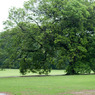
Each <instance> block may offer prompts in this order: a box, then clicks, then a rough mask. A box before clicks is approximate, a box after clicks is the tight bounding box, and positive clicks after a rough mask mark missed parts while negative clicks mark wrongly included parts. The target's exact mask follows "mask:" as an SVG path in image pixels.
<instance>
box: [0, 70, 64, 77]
mask: <svg viewBox="0 0 95 95" xmlns="http://www.w3.org/2000/svg"><path fill="white" fill-rule="evenodd" d="M58 74H65V71H64V70H52V71H51V73H49V75H58ZM26 75H38V74H36V73H28V74H26ZM5 76H22V74H20V72H19V70H18V69H5V70H3V71H2V70H1V71H0V77H5Z"/></svg>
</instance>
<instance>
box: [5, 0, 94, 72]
mask: <svg viewBox="0 0 95 95" xmlns="http://www.w3.org/2000/svg"><path fill="white" fill-rule="evenodd" d="M35 4H36V5H35ZM94 7H95V1H93V0H91V1H88V0H41V1H39V2H36V0H30V1H28V2H25V4H24V8H23V9H22V8H19V9H16V8H12V9H11V10H10V12H9V19H8V20H7V21H6V22H5V24H7V27H6V28H8V29H9V30H7V31H11V33H14V32H16V33H17V34H16V35H14V36H13V37H12V38H13V42H12V43H13V44H14V45H13V47H15V48H14V49H12V52H14V53H13V54H12V55H11V58H12V59H15V60H14V62H16V61H17V60H18V61H19V64H20V65H19V66H20V71H21V73H23V74H24V73H26V72H27V71H32V72H39V73H45V74H47V73H48V72H49V71H50V70H51V65H52V64H55V65H56V66H57V67H59V68H60V67H62V66H66V68H67V69H66V71H67V74H79V73H89V72H90V66H89V65H88V63H87V62H86V58H87V53H88V47H87V46H88V43H89V38H92V35H93V34H94V31H95V30H94V29H95V28H94V27H95V22H94V19H95V17H94V15H95V12H94ZM89 25H90V26H89ZM10 26H11V27H12V29H10ZM16 37H17V39H16ZM15 39H16V40H15ZM84 62H85V63H84ZM64 64H65V65H64ZM82 64H83V65H82ZM78 65H79V66H78ZM80 67H82V68H84V72H82V70H80V69H79V68H80ZM86 67H87V68H86ZM85 70H86V72H85ZM88 70H89V71H88ZM87 71H88V72H87Z"/></svg>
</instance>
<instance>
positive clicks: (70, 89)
mask: <svg viewBox="0 0 95 95" xmlns="http://www.w3.org/2000/svg"><path fill="white" fill-rule="evenodd" d="M11 71H12V70H10V73H12V74H13V73H14V72H15V73H14V74H16V71H14V72H11ZM1 72H3V71H0V74H1ZM5 72H6V71H5ZM54 72H55V73H56V72H58V73H59V72H62V71H60V70H57V71H53V72H52V73H53V74H54ZM7 73H9V72H7ZM7 73H6V75H7ZM15 76H16V75H15ZM79 91H82V92H85V91H88V92H87V93H88V94H80V93H78V94H77V92H79ZM89 91H90V94H89ZM0 92H8V93H10V94H11V95H95V75H74V76H45V77H17V78H0Z"/></svg>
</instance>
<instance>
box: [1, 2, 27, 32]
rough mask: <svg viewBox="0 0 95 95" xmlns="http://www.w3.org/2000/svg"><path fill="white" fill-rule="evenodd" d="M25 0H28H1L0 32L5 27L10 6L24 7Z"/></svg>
mask: <svg viewBox="0 0 95 95" xmlns="http://www.w3.org/2000/svg"><path fill="white" fill-rule="evenodd" d="M24 1H28V0H0V32H1V31H2V30H3V28H4V26H3V21H5V20H6V19H7V17H8V11H9V8H11V7H17V8H19V7H20V8H21V7H23V4H24Z"/></svg>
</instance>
